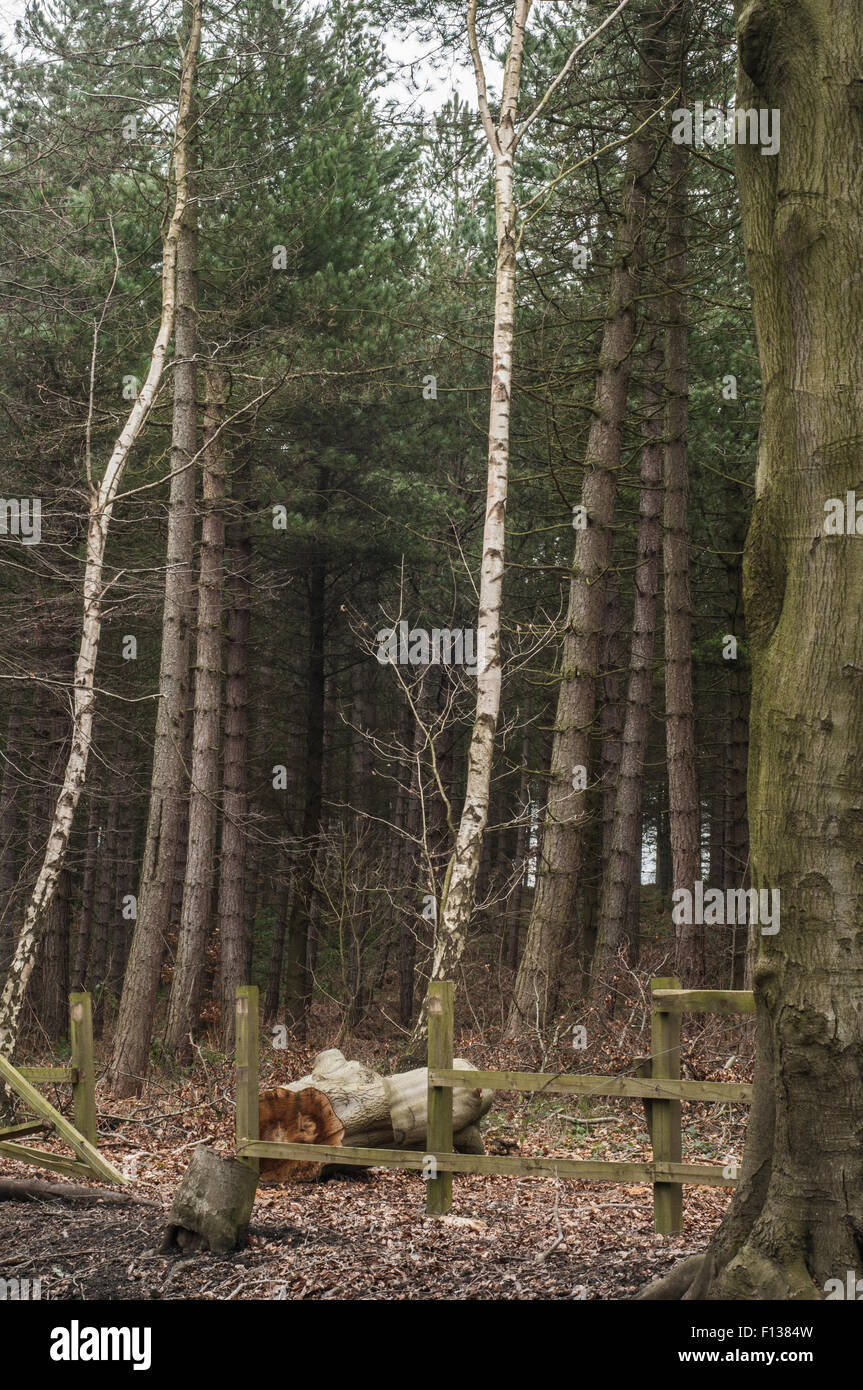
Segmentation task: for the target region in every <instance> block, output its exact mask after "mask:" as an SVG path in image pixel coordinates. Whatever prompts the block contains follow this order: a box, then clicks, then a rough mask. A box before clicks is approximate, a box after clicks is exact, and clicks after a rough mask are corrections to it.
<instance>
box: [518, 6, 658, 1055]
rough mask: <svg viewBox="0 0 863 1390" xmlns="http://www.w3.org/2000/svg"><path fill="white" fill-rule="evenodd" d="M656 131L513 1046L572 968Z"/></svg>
mask: <svg viewBox="0 0 863 1390" xmlns="http://www.w3.org/2000/svg"><path fill="white" fill-rule="evenodd" d="M664 23H665V16H664V14H663V13H660V14H657V13H656V11H653V10H652V11H651V12H650V13H649V14H648V15H647V16H646V17H645V21H644V26H643V31H642V50H641V59H640V72H639V103H638V115H639V120H638V124H640V125H643V122H644V120H645V119H646V118H647V117H648V116H649V114H650V112H651V111H652V110H653V107H654V104H655V102H656V98H657V94H658V93H659V91H660V90H661V86H662V73H663V71H664V62H663V57H662V38H661V30H662V28H663V26H664ZM657 129H658V127H657V123H656V122H651V123H650V124H649V125H646V126H644V128H643V129H642V130H641V132H640V133H639V134H638V135H636V136H634V138H633V139H631V140H630V141H629V142H628V144H627V146H626V177H625V182H624V189H623V197H622V208H621V218H620V225H619V232H618V244H617V253H616V258H615V265H614V269H613V271H612V276H611V290H610V294H609V301H608V309H607V312H606V320H605V326H604V329H603V335H602V346H601V349H600V358H599V370H598V372H597V379H596V396H595V402H594V416H593V421H592V423H591V427H590V433H589V436H588V443H587V458H586V461H585V479H584V486H583V490H582V503H583V505H584V507H585V509H586V514H587V522H588V524H587V526H586V527H584V528H583V529H579V530H578V532H577V537H576V546H575V560H574V566H573V570H574V572H573V576H572V581H571V584H570V593H569V609H568V612H567V616H566V624H565V628H564V638H563V656H562V661H561V682H560V690H559V693H558V703H557V716H556V719H555V732H554V744H553V747H552V755H551V773H550V787H549V798H548V811H547V814H546V818H545V829H544V833H543V844H542V863H541V867H540V874H539V881H538V883H537V889H536V896H535V898H534V903H533V910H532V912H531V917H530V925H529V927H528V934H527V942H526V944H525V948H524V953H523V955H522V959H521V965H520V967H519V972H518V976H517V978H516V982H515V988H514V991H513V999H512V1005H511V1008H510V1013H509V1018H508V1020H507V1025H506V1030H505V1034H506V1036H507V1037H509V1038H517V1037H519V1036H520V1035H522V1034H523V1032H524V1029H525V1026H526V1025H527V1026H530V1027H531V1028H536V1029H538V1030H539V1032H540V1033H542V1032H544V1031H545V1029H546V1026H547V1023H548V1020H549V1018H550V1017H551V1015H552V1014H553V1012H554V1009H555V1006H556V1003H557V994H558V989H559V986H560V971H561V962H562V959H563V952H564V949H565V946H566V942H567V937H568V933H569V927H570V923H571V921H572V919H573V916H574V910H575V896H576V886H577V881H578V874H579V869H580V867H581V850H582V844H581V840H582V833H583V830H584V827H585V825H586V822H587V818H588V805H587V790H586V782H587V774H588V772H589V769H590V743H591V732H592V727H593V721H594V718H595V714H596V701H597V689H596V687H597V681H598V677H599V671H600V656H601V642H602V632H603V622H604V607H605V585H604V583H603V579H604V576H606V575H607V574H608V572H609V570H610V567H611V559H612V547H613V536H614V512H615V503H616V496H617V482H618V473H619V469H620V455H621V435H622V430H623V425H624V420H625V417H626V399H627V389H628V385H629V377H630V370H631V360H632V349H633V345H634V343H635V327H636V311H637V300H638V292H639V285H640V280H641V269H642V263H643V259H644V230H645V220H646V215H647V205H648V198H649V190H650V183H651V171H652V167H653V162H654V157H655V151H656V144H657ZM582 769H583V772H581V770H582ZM577 770H578V771H577ZM579 775H581V777H582V781H583V784H584V785H583V786H581V785H578V784H574V780H573V779H574V776H579Z"/></svg>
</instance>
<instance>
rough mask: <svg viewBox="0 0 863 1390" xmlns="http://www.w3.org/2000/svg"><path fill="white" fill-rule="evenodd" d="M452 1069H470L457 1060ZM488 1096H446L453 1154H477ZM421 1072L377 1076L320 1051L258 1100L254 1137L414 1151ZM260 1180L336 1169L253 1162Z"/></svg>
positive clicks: (469, 1092) (422, 1093)
mask: <svg viewBox="0 0 863 1390" xmlns="http://www.w3.org/2000/svg"><path fill="white" fill-rule="evenodd" d="M453 1066H454V1067H459V1068H461V1069H462V1070H466V1071H470V1070H472V1069H473V1068H472V1065H471V1063H470V1062H465V1061H463V1060H462V1059H461V1058H457V1059H456V1060H455V1061H454V1063H453ZM493 1098H494V1092H492V1091H481V1090H479V1089H478V1088H471V1087H466V1086H459V1087H456V1088H454V1090H453V1130H454V1139H453V1144H454V1147H455V1149H456V1151H457V1152H460V1153H484V1152H485V1150H484V1148H483V1144H482V1136H481V1135H480V1132H479V1123H478V1122H479V1120H480V1119H481V1118H482V1116H483V1115H485V1113H486V1112H487V1111H488V1110H489V1109H490V1108H491V1104H492V1100H493ZM427 1108H428V1071H427V1069H426V1068H425V1067H419V1068H417V1069H416V1070H415V1071H408V1072H401V1073H399V1074H398V1075H396V1076H381V1075H379V1074H378V1073H377V1072H375V1071H372V1070H371V1068H369V1067H366V1066H363V1064H362V1063H361V1062H351V1061H348V1059H347V1058H346V1057H345V1056H344V1055H343V1054H342V1053H341V1052H339V1050H338V1049H337V1048H330V1049H329V1050H328V1051H326V1052H321V1053H319V1054H318V1056H317V1057H316V1058H315V1061H314V1066H313V1067H312V1070H311V1072H310V1073H309V1075H308V1076H303V1077H301V1078H300V1079H299V1081H291V1082H290V1083H289V1084H288V1085H287V1086H275V1087H273V1088H272V1089H270V1090H266V1091H262V1092H261V1095H260V1137H261V1139H266V1140H270V1141H273V1142H276V1143H286V1144H333V1145H340V1146H342V1147H344V1148H358V1149H362V1148H368V1149H422V1148H424V1147H425V1144H426V1135H427V1130H428V1115H427ZM260 1167H261V1182H265V1183H279V1182H298V1181H299V1182H303V1181H305V1182H312V1181H315V1180H317V1179H318V1178H321V1177H323V1176H325V1175H326V1174H327V1173H332V1172H337V1171H338V1168H339V1165H338V1164H337V1163H314V1162H309V1163H302V1162H299V1161H295V1160H292V1159H288V1160H281V1159H275V1158H264V1159H261V1165H260Z"/></svg>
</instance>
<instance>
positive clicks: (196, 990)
mask: <svg viewBox="0 0 863 1390" xmlns="http://www.w3.org/2000/svg"><path fill="white" fill-rule="evenodd" d="M227 398H228V374H227V372H226V371H225V370H224V368H222V367H218V366H213V367H211V368H209V370H208V371H207V388H206V404H205V407H204V433H203V441H204V449H203V455H202V460H201V470H202V473H203V509H204V519H203V523H202V526H201V560H200V567H199V575H198V624H197V659H196V662H195V703H194V712H193V722H192V730H193V732H192V770H191V777H192V786H191V791H190V794H189V840H188V851H187V856H186V870H185V878H184V881H183V909H182V915H181V917H180V940H179V943H178V947H177V959H176V963H175V965H174V974H173V978H172V981H171V998H170V1001H169V1005H168V1021H167V1025H166V1028H165V1045H166V1047H167V1048H168V1051H169V1052H170V1053H171V1054H172V1055H173V1056H174V1057H178V1058H183V1059H186V1058H188V1056H189V1054H190V1052H191V1040H190V1039H191V1036H192V1035H194V1033H195V1031H196V1029H197V1026H198V1018H199V1015H200V1011H201V998H202V993H203V983H204V972H205V969H206V959H207V944H208V942H209V939H210V934H211V929H212V924H213V890H214V885H215V864H216V841H217V832H218V819H219V816H218V800H219V731H220V726H221V709H222V584H223V581H224V571H225V440H224V435H223V433H222V431H223V426H224V421H225V409H226V403H227Z"/></svg>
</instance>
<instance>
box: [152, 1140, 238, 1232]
mask: <svg viewBox="0 0 863 1390" xmlns="http://www.w3.org/2000/svg"><path fill="white" fill-rule="evenodd" d="M257 1186H258V1175H257V1173H256V1172H255V1170H254V1169H253V1168H250V1167H249V1165H248V1164H247V1163H241V1162H240V1160H239V1159H236V1158H222V1157H221V1156H220V1155H219V1154H216V1153H214V1152H213V1150H212V1149H208V1148H207V1147H206V1145H204V1144H199V1145H198V1147H197V1148H196V1149H195V1151H194V1153H193V1154H192V1161H191V1163H190V1164H189V1166H188V1168H187V1169H186V1171H185V1173H184V1174H183V1180H182V1182H181V1183H180V1186H179V1187H178V1189H177V1194H176V1196H175V1197H174V1204H173V1206H172V1207H171V1212H170V1215H169V1217H168V1225H167V1227H166V1229H165V1236H164V1239H163V1241H162V1253H163V1254H168V1253H169V1252H170V1251H172V1250H211V1251H212V1252H213V1254H215V1255H227V1254H229V1252H230V1251H231V1250H241V1249H242V1248H243V1247H244V1246H245V1244H246V1242H247V1241H248V1238H249V1218H250V1217H251V1215H252V1207H253V1205H254V1201H255V1192H256V1190H257Z"/></svg>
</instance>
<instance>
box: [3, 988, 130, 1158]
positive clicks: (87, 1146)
mask: <svg viewBox="0 0 863 1390" xmlns="http://www.w3.org/2000/svg"><path fill="white" fill-rule="evenodd" d="M69 1041H70V1045H71V1056H70V1058H69V1065H68V1067H13V1066H12V1063H11V1062H8V1061H7V1060H6V1058H5V1057H0V1080H2V1081H4V1082H5V1083H6V1084H7V1085H8V1086H9V1087H10V1089H11V1090H13V1091H14V1092H15V1093H16V1094H17V1095H18V1096H20V1098H21V1099H22V1100H23V1101H24V1104H25V1105H26V1106H27V1107H28V1108H29V1109H30V1110H32V1111H33V1112H34V1114H36V1115H37V1116H38V1119H36V1120H29V1121H26V1122H25V1123H23V1124H16V1125H7V1126H6V1127H5V1128H0V1154H2V1155H3V1156H4V1157H6V1158H14V1159H17V1160H18V1161H19V1162H21V1163H28V1164H31V1165H34V1166H35V1167H37V1168H47V1169H50V1170H51V1171H52V1172H56V1173H65V1174H66V1175H67V1176H73V1175H74V1176H76V1177H78V1176H81V1175H82V1174H83V1175H84V1176H85V1177H88V1178H101V1179H103V1180H105V1181H107V1182H115V1183H126V1182H128V1179H127V1178H126V1177H124V1175H123V1174H122V1173H120V1172H119V1171H118V1170H117V1169H116V1168H115V1167H114V1166H113V1164H111V1163H109V1162H108V1160H107V1159H106V1158H104V1157H103V1156H102V1154H100V1153H99V1151H98V1149H97V1147H96V1145H97V1142H98V1136H97V1131H96V1073H95V1064H94V1054H93V1011H92V1004H91V1000H90V996H89V994H70V995H69ZM34 1082H37V1083H40V1084H45V1083H47V1082H53V1083H55V1084H58V1083H59V1084H61V1085H69V1086H71V1087H72V1114H73V1117H74V1124H72V1123H70V1122H69V1120H67V1119H66V1118H65V1116H63V1115H61V1114H60V1112H59V1110H56V1109H55V1108H54V1106H53V1105H51V1103H50V1101H47V1100H46V1099H45V1097H44V1096H42V1095H40V1094H39V1092H38V1091H37V1090H36V1088H35V1086H34V1084H33V1083H34ZM52 1130H53V1131H54V1132H55V1133H56V1134H58V1135H59V1137H60V1138H61V1139H63V1140H64V1141H65V1142H66V1143H67V1144H68V1145H69V1147H70V1149H71V1150H72V1152H73V1154H74V1155H75V1157H74V1158H69V1157H67V1156H65V1155H64V1154H56V1153H49V1152H47V1151H46V1150H44V1149H34V1148H30V1147H29V1146H28V1145H25V1144H20V1143H18V1142H17V1141H18V1140H19V1139H25V1138H29V1137H30V1136H32V1135H35V1134H41V1133H43V1132H45V1131H52Z"/></svg>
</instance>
